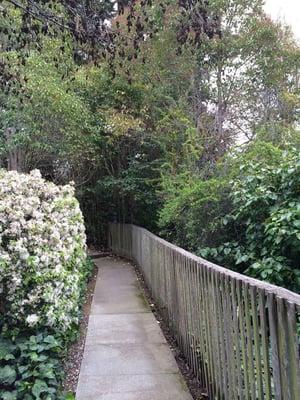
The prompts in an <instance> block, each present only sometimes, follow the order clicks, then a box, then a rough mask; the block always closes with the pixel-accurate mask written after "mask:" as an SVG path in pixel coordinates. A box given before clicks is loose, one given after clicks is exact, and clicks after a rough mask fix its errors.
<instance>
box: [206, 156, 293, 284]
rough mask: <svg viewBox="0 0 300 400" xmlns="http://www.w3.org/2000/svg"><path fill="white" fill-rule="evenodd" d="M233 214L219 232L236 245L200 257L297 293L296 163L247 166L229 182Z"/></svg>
mask: <svg viewBox="0 0 300 400" xmlns="http://www.w3.org/2000/svg"><path fill="white" fill-rule="evenodd" d="M230 198H231V200H232V204H233V209H232V212H231V213H229V214H228V215H227V216H226V217H225V218H224V219H223V229H225V231H227V232H228V237H233V238H234V240H232V241H230V242H226V243H224V244H222V245H221V246H218V247H216V248H204V249H203V248H201V249H200V250H199V253H200V255H202V256H204V257H207V258H210V259H212V260H214V261H217V262H220V263H222V264H225V265H228V266H231V267H233V268H234V269H237V270H239V271H242V272H245V273H246V274H248V275H251V276H254V277H256V278H259V279H263V280H267V281H269V282H271V283H275V284H277V285H280V286H285V287H287V288H289V289H291V290H294V291H299V290H300V269H299V259H300V157H299V153H298V152H297V151H293V150H291V151H289V152H285V151H282V152H281V157H280V161H279V163H277V164H276V165H266V163H265V162H262V161H261V162H259V161H258V162H251V161H249V162H247V163H245V164H243V165H242V166H241V167H240V176H239V177H237V178H236V179H235V180H234V181H233V182H232V191H231V193H230Z"/></svg>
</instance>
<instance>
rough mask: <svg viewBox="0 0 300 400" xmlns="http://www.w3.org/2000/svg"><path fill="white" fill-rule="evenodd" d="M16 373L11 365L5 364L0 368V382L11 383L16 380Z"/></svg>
mask: <svg viewBox="0 0 300 400" xmlns="http://www.w3.org/2000/svg"><path fill="white" fill-rule="evenodd" d="M16 377H17V373H16V370H15V369H14V368H13V367H10V366H9V365H6V366H5V367H2V368H0V383H2V384H4V385H11V384H12V383H14V381H15V380H16Z"/></svg>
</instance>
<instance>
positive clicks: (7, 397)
mask: <svg viewBox="0 0 300 400" xmlns="http://www.w3.org/2000/svg"><path fill="white" fill-rule="evenodd" d="M17 398H18V393H17V392H16V391H15V390H14V391H13V392H4V393H2V394H1V399H2V400H17Z"/></svg>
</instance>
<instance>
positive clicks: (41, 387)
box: [32, 379, 49, 399]
mask: <svg viewBox="0 0 300 400" xmlns="http://www.w3.org/2000/svg"><path fill="white" fill-rule="evenodd" d="M48 390H49V387H48V385H47V383H46V382H45V381H41V380H40V379H37V380H36V381H35V384H34V385H33V387H32V394H33V395H34V396H35V398H36V399H40V396H41V394H42V393H44V392H48Z"/></svg>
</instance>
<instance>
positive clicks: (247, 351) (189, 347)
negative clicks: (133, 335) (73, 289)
mask: <svg viewBox="0 0 300 400" xmlns="http://www.w3.org/2000/svg"><path fill="white" fill-rule="evenodd" d="M109 243H110V246H111V249H112V251H113V252H114V253H115V254H117V255H120V256H124V257H127V258H129V259H131V260H133V261H135V262H136V263H137V264H138V265H139V267H140V268H141V270H142V272H143V274H144V277H145V280H146V283H147V285H148V286H149V288H150V289H151V291H152V295H153V298H154V299H155V301H156V303H157V305H158V306H159V307H160V309H161V312H162V313H163V316H164V318H165V319H166V321H167V323H168V324H169V327H170V329H171V330H172V332H173V334H174V336H175V337H176V338H177V340H178V343H179V346H180V347H181V350H182V351H183V353H184V354H185V357H186V358H187V360H188V363H189V365H190V367H191V368H192V369H193V372H194V373H195V375H196V376H197V378H198V380H199V383H200V384H201V385H203V386H204V387H205V388H206V389H207V393H208V397H209V398H210V399H215V400H216V399H218V400H219V399H224V400H254V399H255V400H256V399H259V400H260V399H266V400H269V399H276V400H299V399H300V366H299V336H298V334H297V325H298V327H299V311H300V296H299V295H297V294H295V293H293V292H290V291H288V290H285V289H283V288H280V287H277V286H273V285H270V284H267V283H264V282H261V281H258V280H256V279H252V278H250V277H247V276H244V275H241V274H238V273H235V272H233V271H231V270H228V269H225V268H222V267H220V266H218V265H215V264H212V263H210V262H208V261H206V260H204V259H202V258H200V257H196V256H195V255H193V254H191V253H189V252H187V251H185V250H183V249H181V248H179V247H176V246H174V245H172V244H170V243H168V242H166V241H165V240H163V239H161V238H159V237H157V236H155V235H153V234H152V233H150V232H149V231H147V230H145V229H143V228H140V227H137V226H134V225H124V224H111V225H110V226H109Z"/></svg>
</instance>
